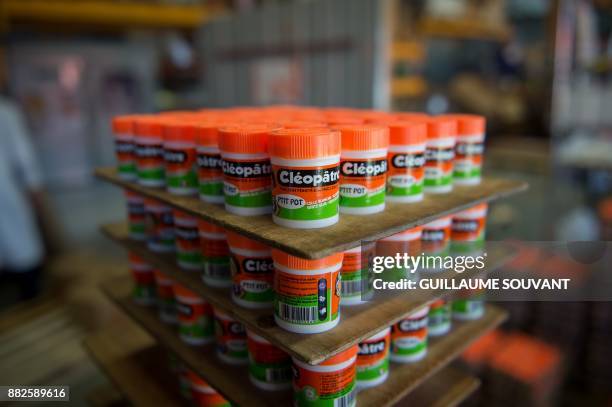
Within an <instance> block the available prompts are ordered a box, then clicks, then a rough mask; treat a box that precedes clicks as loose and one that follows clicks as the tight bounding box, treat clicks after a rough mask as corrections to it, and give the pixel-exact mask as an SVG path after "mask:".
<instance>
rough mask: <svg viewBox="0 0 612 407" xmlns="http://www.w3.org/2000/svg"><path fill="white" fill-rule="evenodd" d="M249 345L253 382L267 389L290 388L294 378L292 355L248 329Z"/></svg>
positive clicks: (250, 371)
mask: <svg viewBox="0 0 612 407" xmlns="http://www.w3.org/2000/svg"><path fill="white" fill-rule="evenodd" d="M247 345H248V348H249V378H250V379H251V382H252V383H253V384H254V385H255V386H256V387H258V388H260V389H262V390H265V391H278V390H286V389H289V388H290V387H291V379H292V378H293V373H292V371H291V356H289V355H288V354H287V353H286V352H284V351H282V350H280V349H279V348H278V347H276V346H274V345H272V344H271V343H270V342H269V341H267V340H266V339H264V338H262V337H261V336H259V335H257V334H255V333H253V332H251V331H249V330H248V329H247Z"/></svg>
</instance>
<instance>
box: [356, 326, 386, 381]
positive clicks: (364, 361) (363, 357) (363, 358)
mask: <svg viewBox="0 0 612 407" xmlns="http://www.w3.org/2000/svg"><path fill="white" fill-rule="evenodd" d="M390 342H391V328H385V329H383V330H382V331H380V332H379V333H377V334H376V335H373V336H371V337H369V338H368V339H366V340H365V341H363V342H360V343H359V353H358V354H357V387H358V388H359V389H366V388H370V387H375V386H378V385H379V384H381V383H383V382H384V381H385V380H387V378H388V377H389V347H390Z"/></svg>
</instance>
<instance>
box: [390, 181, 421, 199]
mask: <svg viewBox="0 0 612 407" xmlns="http://www.w3.org/2000/svg"><path fill="white" fill-rule="evenodd" d="M422 193H423V180H422V179H421V180H420V181H419V182H416V183H414V184H412V185H411V186H409V187H396V186H393V185H391V184H389V183H388V184H387V195H388V196H411V195H419V194H422Z"/></svg>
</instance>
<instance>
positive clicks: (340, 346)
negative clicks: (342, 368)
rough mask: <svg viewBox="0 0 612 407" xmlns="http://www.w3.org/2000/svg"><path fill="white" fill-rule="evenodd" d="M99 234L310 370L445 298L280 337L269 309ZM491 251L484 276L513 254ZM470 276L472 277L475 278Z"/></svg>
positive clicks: (400, 303) (348, 315) (360, 310)
mask: <svg viewBox="0 0 612 407" xmlns="http://www.w3.org/2000/svg"><path fill="white" fill-rule="evenodd" d="M102 231H103V232H104V234H106V235H107V236H109V237H110V238H111V239H113V240H115V241H116V242H118V243H119V244H120V245H121V246H123V247H125V248H126V249H128V250H130V251H132V252H134V253H136V254H138V255H139V256H140V257H142V258H143V259H145V261H147V262H149V263H150V264H151V265H153V266H154V267H156V268H158V269H160V270H162V271H163V272H164V273H165V274H167V275H168V276H169V277H170V278H173V279H174V280H176V281H177V282H179V283H181V284H183V285H185V286H187V287H189V288H190V289H192V290H193V291H195V292H197V293H198V294H200V295H201V296H202V297H203V298H205V299H206V300H207V301H208V302H210V303H211V304H212V305H213V306H214V307H219V308H221V309H223V310H225V311H226V312H227V313H229V314H230V315H232V316H233V317H234V318H235V319H237V320H238V321H240V322H242V323H243V324H244V325H246V326H247V327H249V328H250V329H252V330H253V331H255V332H256V333H257V334H259V335H261V336H263V337H264V338H266V339H267V340H269V341H270V342H272V343H274V344H275V345H276V346H278V347H280V348H281V349H283V350H285V351H286V352H287V353H289V354H291V355H292V356H295V357H296V358H298V359H301V360H303V361H305V362H307V363H311V364H316V363H320V362H321V361H323V360H325V359H327V358H328V357H330V356H333V355H335V354H337V353H339V352H341V351H343V350H345V349H347V348H349V347H350V346H353V345H355V344H357V343H358V342H360V341H362V340H364V339H366V338H369V337H370V336H372V335H374V334H376V333H377V332H380V331H381V330H382V329H384V328H385V327H387V326H389V325H391V324H393V323H395V322H398V321H399V320H400V319H402V318H403V317H405V316H406V315H408V314H410V313H411V312H414V311H415V310H417V309H419V308H420V307H422V306H423V305H425V304H427V303H429V302H431V301H433V300H434V299H436V298H439V297H441V296H443V295H446V294H448V293H449V292H450V291H449V290H427V291H426V290H410V291H409V292H408V291H407V292H399V293H398V294H396V295H392V296H385V297H381V298H379V299H374V300H372V301H370V302H367V303H365V304H363V305H359V306H353V307H342V309H341V318H340V323H339V324H338V326H336V327H335V328H334V329H332V330H329V331H327V332H323V333H319V334H316V335H301V334H296V333H292V332H288V331H285V330H284V329H282V328H280V327H279V326H277V325H276V324H275V323H274V320H273V317H272V310H271V309H268V310H266V309H259V310H254V309H247V308H243V307H240V306H237V305H236V304H235V303H234V302H233V301H232V299H231V298H230V293H229V291H228V290H227V289H226V290H223V289H216V288H212V287H209V286H207V285H205V284H204V283H203V282H202V280H201V278H200V276H199V274H198V273H190V272H186V271H185V270H183V269H181V268H180V267H178V266H177V265H176V260H175V256H174V254H160V253H154V252H151V251H149V250H148V249H147V248H146V245H145V244H144V243H142V242H137V241H134V240H131V239H129V237H128V231H127V226H126V225H125V224H124V223H120V224H112V225H107V226H104V227H103V228H102ZM494 249H495V250H494V251H492V252H489V253H488V261H487V262H488V264H490V266H488V267H487V270H490V269H492V268H493V266H492V265H494V264H499V265H501V264H503V263H504V262H505V261H506V260H507V259H509V258H510V257H511V253H512V252H511V251H509V249H508V250H506V249H505V248H504V247H501V246H496V247H495V248H494ZM470 276H472V277H473V276H474V274H471V275H470ZM436 277H440V278H442V277H445V278H449V279H461V278H465V277H467V275H461V274H457V273H455V272H454V271H449V272H446V273H442V274H436ZM124 281H125V280H124ZM116 284H122V285H125V287H124V289H125V290H126V291H127V290H128V289H129V287H130V285H131V283H130V282H129V281H127V282H123V283H116Z"/></svg>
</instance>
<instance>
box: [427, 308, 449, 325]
mask: <svg viewBox="0 0 612 407" xmlns="http://www.w3.org/2000/svg"><path fill="white" fill-rule="evenodd" d="M450 318H451V312H450V306H449V305H445V306H443V307H440V308H435V309H433V310H430V311H429V315H428V322H427V324H428V326H430V327H438V326H442V325H447V324H448V323H449V322H450Z"/></svg>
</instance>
